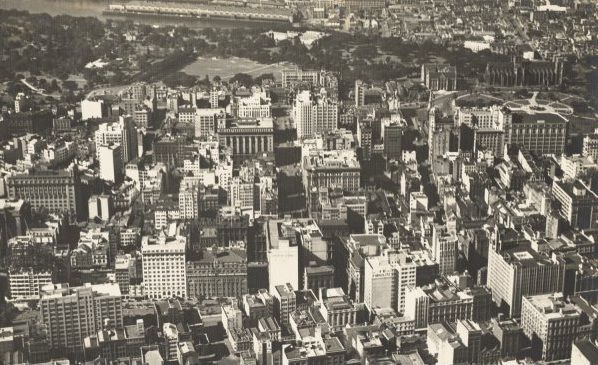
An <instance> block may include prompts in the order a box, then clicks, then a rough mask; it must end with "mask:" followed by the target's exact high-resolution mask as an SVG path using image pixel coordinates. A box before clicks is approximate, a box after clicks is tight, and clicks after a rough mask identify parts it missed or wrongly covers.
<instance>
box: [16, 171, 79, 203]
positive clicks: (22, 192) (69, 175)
mask: <svg viewBox="0 0 598 365" xmlns="http://www.w3.org/2000/svg"><path fill="white" fill-rule="evenodd" d="M75 170H76V168H70V169H67V170H43V169H34V170H31V171H30V172H29V173H28V174H17V175H11V176H9V177H8V178H7V179H6V185H7V189H8V197H9V198H10V199H11V200H18V199H23V200H25V201H27V202H28V203H29V204H30V205H31V208H33V209H40V208H41V207H44V208H46V209H48V211H50V212H51V213H61V212H62V213H71V212H72V213H75V214H79V213H80V211H81V208H82V207H81V204H82V202H81V201H80V199H81V193H80V181H79V175H78V173H77V172H76V171H75ZM83 204H84V202H83Z"/></svg>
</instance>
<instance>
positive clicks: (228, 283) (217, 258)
mask: <svg viewBox="0 0 598 365" xmlns="http://www.w3.org/2000/svg"><path fill="white" fill-rule="evenodd" d="M187 291H188V293H189V297H190V298H198V297H209V298H211V297H218V298H220V297H241V296H243V295H245V294H247V256H246V254H245V251H244V250H238V249H203V250H202V251H201V254H200V257H199V258H198V259H197V260H194V261H189V262H187Z"/></svg>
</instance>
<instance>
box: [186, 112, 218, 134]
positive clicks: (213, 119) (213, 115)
mask: <svg viewBox="0 0 598 365" xmlns="http://www.w3.org/2000/svg"><path fill="white" fill-rule="evenodd" d="M193 111H195V113H194V114H193V113H192V114H191V115H192V116H191V118H192V119H193V123H194V125H195V128H194V129H195V137H206V136H210V135H214V134H215V133H216V125H217V123H218V120H219V119H225V118H226V113H225V111H224V109H194V110H193ZM181 119H182V116H181V114H179V120H181Z"/></svg>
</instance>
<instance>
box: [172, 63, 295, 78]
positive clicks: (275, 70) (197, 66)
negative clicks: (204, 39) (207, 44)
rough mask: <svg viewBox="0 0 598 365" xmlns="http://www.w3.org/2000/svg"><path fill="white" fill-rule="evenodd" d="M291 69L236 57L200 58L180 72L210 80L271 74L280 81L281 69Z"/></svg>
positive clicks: (287, 66)
mask: <svg viewBox="0 0 598 365" xmlns="http://www.w3.org/2000/svg"><path fill="white" fill-rule="evenodd" d="M291 67H292V66H291V65H280V64H274V65H264V64H261V63H258V62H255V61H252V60H249V59H246V58H237V57H232V58H227V59H219V58H204V57H200V58H198V59H197V60H196V61H195V62H193V63H191V64H189V65H187V66H186V67H184V68H183V69H182V70H181V71H182V72H185V73H187V74H189V75H193V76H197V77H204V76H206V75H207V76H209V77H210V79H212V78H213V77H214V76H220V78H221V79H223V80H227V79H230V78H231V77H233V76H235V74H238V73H246V74H249V75H251V76H253V77H256V76H260V75H263V74H267V73H271V74H274V77H276V78H277V79H280V77H281V74H280V72H281V71H282V70H283V69H287V68H291Z"/></svg>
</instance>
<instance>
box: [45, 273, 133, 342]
mask: <svg viewBox="0 0 598 365" xmlns="http://www.w3.org/2000/svg"><path fill="white" fill-rule="evenodd" d="M39 307H40V313H41V318H42V322H43V323H44V325H45V326H46V328H47V338H48V342H49V344H50V347H51V348H54V349H60V348H63V349H65V350H66V351H67V352H68V353H75V354H76V353H79V352H80V351H82V350H83V339H84V338H85V337H87V336H91V335H93V334H96V333H97V332H98V331H100V330H102V329H104V328H105V325H110V326H114V327H122V325H123V315H122V297H121V294H120V289H119V288H118V284H98V285H90V284H86V285H84V286H80V287H75V288H69V286H68V284H58V285H54V284H50V285H48V286H46V287H44V288H42V298H41V300H40V303H39Z"/></svg>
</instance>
